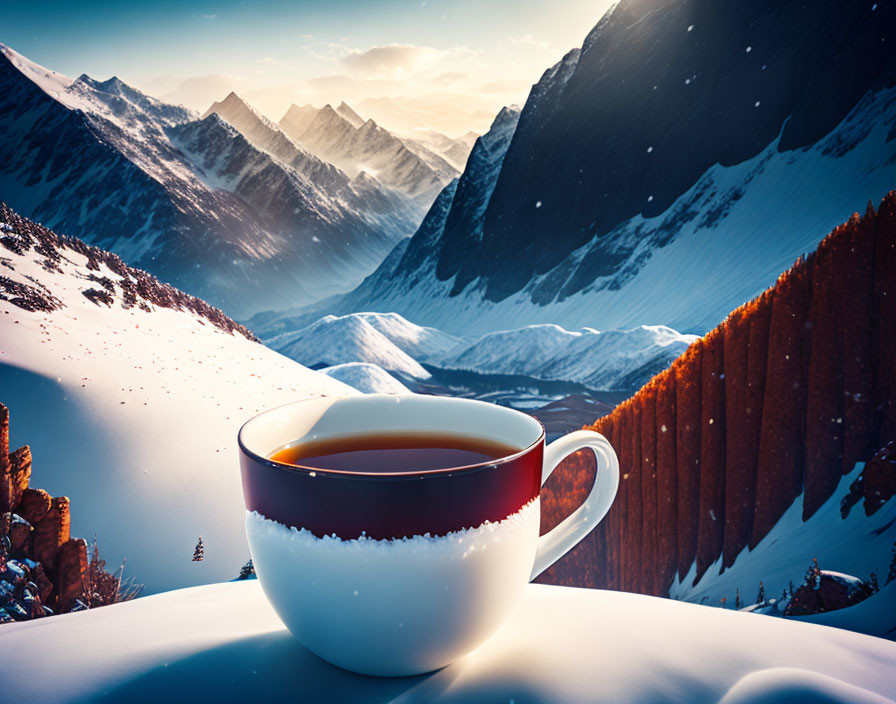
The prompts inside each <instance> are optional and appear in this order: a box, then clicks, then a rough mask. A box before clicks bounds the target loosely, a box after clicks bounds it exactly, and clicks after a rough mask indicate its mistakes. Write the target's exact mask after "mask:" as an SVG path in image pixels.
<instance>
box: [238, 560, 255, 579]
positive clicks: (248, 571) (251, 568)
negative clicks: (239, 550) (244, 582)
mask: <svg viewBox="0 0 896 704" xmlns="http://www.w3.org/2000/svg"><path fill="white" fill-rule="evenodd" d="M237 579H255V565H253V564H252V558H249V561H248V562H247V563H246V564H245V565H243V566H242V567H241V568H240V573H239V575H238V576H237Z"/></svg>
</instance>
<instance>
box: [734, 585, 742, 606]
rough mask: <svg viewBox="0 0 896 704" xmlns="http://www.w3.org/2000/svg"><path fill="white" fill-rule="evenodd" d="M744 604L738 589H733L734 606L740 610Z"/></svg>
mask: <svg viewBox="0 0 896 704" xmlns="http://www.w3.org/2000/svg"><path fill="white" fill-rule="evenodd" d="M743 606H744V604H743V602H742V601H741V600H740V589H735V590H734V608H735V609H737V610H738V611H740V610H741V609H742V608H743Z"/></svg>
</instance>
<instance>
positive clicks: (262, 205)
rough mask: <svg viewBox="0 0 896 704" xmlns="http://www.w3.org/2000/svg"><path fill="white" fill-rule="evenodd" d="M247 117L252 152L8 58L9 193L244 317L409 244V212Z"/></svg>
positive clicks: (222, 126)
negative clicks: (251, 124)
mask: <svg viewBox="0 0 896 704" xmlns="http://www.w3.org/2000/svg"><path fill="white" fill-rule="evenodd" d="M243 117H245V119H246V123H247V124H248V123H249V122H250V121H251V119H253V118H254V119H255V124H254V130H248V129H247V132H248V133H249V135H250V137H249V138H247V137H246V136H244V135H243V134H241V133H240V132H239V131H237V129H234V127H232V126H231V125H230V124H227V123H226V122H224V121H223V120H221V119H220V118H218V117H217V116H216V115H210V116H208V117H206V118H205V119H196V115H195V114H194V113H192V112H190V111H188V110H185V109H184V108H181V107H176V106H172V105H167V104H165V103H162V102H159V101H157V100H154V99H152V98H149V97H148V96H145V95H143V94H142V93H140V92H139V91H137V90H135V89H133V88H131V87H130V86H127V85H126V84H124V83H122V82H121V81H120V80H118V79H117V78H113V79H110V80H108V81H102V82H100V81H96V80H94V79H91V78H90V77H89V76H81V77H80V78H78V79H77V80H72V79H70V78H67V77H65V76H62V75H60V74H56V73H55V72H52V71H50V70H48V69H45V68H43V67H41V66H38V65H36V64H34V63H32V62H30V61H28V59H26V58H25V57H22V56H20V55H19V54H16V53H15V52H14V51H12V50H10V49H8V48H6V47H0V130H2V133H3V139H2V140H0V191H2V195H3V198H4V200H6V201H7V202H8V203H9V204H10V205H11V206H13V207H15V208H16V209H18V210H19V211H20V212H22V213H24V214H26V215H28V216H29V217H32V218H35V219H39V220H41V221H42V222H43V223H45V224H47V225H49V226H52V227H56V228H59V229H66V230H70V231H76V232H79V233H82V234H83V236H84V238H85V239H86V240H87V241H89V242H90V243H91V244H96V245H98V246H102V247H103V248H105V249H109V250H111V251H114V252H115V253H117V254H119V255H121V256H122V257H124V258H125V259H126V260H127V261H128V262H130V263H133V264H135V265H137V266H140V267H141V268H144V269H146V270H148V271H151V272H152V273H154V274H156V275H157V276H160V277H162V278H163V279H164V280H166V281H169V282H171V283H173V284H175V285H177V286H178V287H179V288H182V289H183V290H185V291H189V292H191V293H194V294H196V295H200V296H202V297H203V298H206V299H207V300H209V301H212V302H213V303H215V304H216V305H219V306H222V307H224V308H226V309H227V310H228V312H230V313H231V314H233V315H238V316H245V315H250V314H251V313H253V312H255V311H257V310H263V309H268V308H275V307H277V308H279V307H285V306H289V305H294V304H299V303H305V302H308V301H310V300H313V299H315V298H319V297H321V296H324V295H329V294H332V293H334V292H336V291H339V290H346V289H349V288H351V287H352V286H353V285H355V284H356V283H357V282H358V281H359V280H361V279H362V278H363V276H364V275H366V274H367V273H369V272H370V271H371V270H373V269H374V268H375V267H376V265H377V264H378V263H379V262H380V261H381V260H382V258H383V257H384V256H385V254H386V253H388V251H389V250H390V249H391V247H392V246H394V244H395V243H396V241H398V240H399V239H401V238H403V237H406V236H407V235H408V234H410V233H411V232H413V230H414V228H415V227H416V225H417V224H418V222H419V218H420V216H421V211H420V208H419V206H417V205H414V204H412V203H411V202H410V200H409V199H408V198H406V197H404V196H402V195H401V194H398V193H396V192H395V191H394V190H392V189H389V188H386V187H384V186H383V185H382V184H380V183H378V182H377V181H375V180H373V179H369V178H355V179H350V178H349V177H348V176H347V175H346V174H345V173H344V172H342V171H341V170H339V169H338V168H336V167H335V166H333V165H332V164H329V163H326V162H325V161H323V160H321V159H319V158H318V157H316V156H314V155H312V154H310V153H308V152H307V151H305V150H303V149H301V148H299V147H298V146H297V145H295V144H294V143H293V142H292V141H291V140H289V139H288V138H287V137H286V136H285V135H283V134H282V132H280V131H279V130H278V129H277V128H276V126H275V125H273V124H272V123H268V122H267V121H264V120H263V118H259V116H257V115H254V113H251V111H249V110H248V108H247V110H246V114H245V115H243ZM243 128H244V129H245V125H244V127H243ZM259 145H260V146H259Z"/></svg>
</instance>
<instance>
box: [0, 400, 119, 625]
mask: <svg viewBox="0 0 896 704" xmlns="http://www.w3.org/2000/svg"><path fill="white" fill-rule="evenodd" d="M30 479H31V450H30V449H29V448H28V446H27V445H26V446H24V447H21V448H19V449H18V450H16V451H15V452H13V453H11V454H10V453H9V412H8V410H7V408H6V406H4V405H3V404H0V502H2V504H0V508H2V509H3V510H2V511H0V578H2V579H5V580H6V582H7V583H8V584H10V585H11V589H5V590H2V592H0V623H5V622H9V621H12V620H22V619H27V618H37V617H40V616H44V615H47V614H48V613H53V612H66V611H71V610H72V609H74V608H87V606H88V605H89V604H90V601H89V600H88V599H87V595H86V594H85V589H86V587H87V585H88V584H89V583H90V582H91V578H93V579H96V578H97V577H105V578H107V580H112V581H113V582H114V584H112V585H111V588H110V590H108V591H112V592H114V591H116V590H117V589H118V586H119V582H118V580H117V578H116V577H115V576H114V575H109V574H107V573H105V572H102V567H103V565H104V564H105V563H102V564H98V565H94V564H92V563H91V562H90V561H89V560H88V557H87V543H86V542H85V541H84V540H82V539H74V540H73V539H72V538H71V535H70V525H71V516H70V506H69V500H68V498H66V497H65V496H57V497H51V496H50V495H49V494H48V493H47V492H46V491H43V490H42V489H32V488H29V486H28V483H29V481H30ZM100 572H102V574H100ZM129 594H131V595H132V594H133V591H132V592H129Z"/></svg>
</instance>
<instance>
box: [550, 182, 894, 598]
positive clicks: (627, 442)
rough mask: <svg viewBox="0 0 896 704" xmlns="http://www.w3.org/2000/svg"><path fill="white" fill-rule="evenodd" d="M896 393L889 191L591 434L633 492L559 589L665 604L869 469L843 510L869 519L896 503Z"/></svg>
mask: <svg viewBox="0 0 896 704" xmlns="http://www.w3.org/2000/svg"><path fill="white" fill-rule="evenodd" d="M894 384H896V192H891V193H890V194H889V195H888V196H887V197H886V198H884V200H883V202H882V203H881V205H880V208H879V210H878V211H877V212H875V211H874V210H873V208H872V207H871V204H869V206H868V210H867V212H866V213H865V215H864V216H863V217H859V216H858V215H854V216H853V217H852V218H850V219H849V221H848V222H846V223H844V224H843V225H841V226H839V227H838V228H836V229H835V230H834V231H833V232H831V233H830V234H829V235H828V236H827V237H826V238H825V239H824V240H823V241H822V242H821V244H820V245H819V247H818V249H817V250H816V251H815V252H814V253H812V254H810V255H809V256H807V257H805V258H803V259H800V260H799V261H797V262H796V264H794V266H793V267H792V268H791V269H789V270H788V271H786V272H785V273H784V274H782V275H781V276H780V278H779V279H778V281H777V283H776V284H775V285H774V286H772V287H771V288H769V289H768V290H766V291H765V292H763V293H762V294H761V295H760V296H758V297H757V298H755V299H753V300H752V301H750V302H748V303H746V304H744V305H743V306H741V307H740V308H738V309H737V310H735V311H733V312H732V313H731V314H730V315H729V316H728V317H727V319H726V320H725V321H723V322H722V323H721V324H720V325H719V326H718V327H716V328H715V329H713V330H711V331H710V332H709V333H708V334H707V335H705V336H704V337H702V338H700V339H699V340H697V341H696V342H695V343H693V344H692V345H691V346H690V347H689V348H688V349H687V351H686V352H685V353H684V354H683V355H682V356H681V357H679V358H678V359H676V360H675V362H674V363H673V364H672V366H671V367H670V368H669V369H668V370H666V371H664V372H662V373H661V374H658V375H657V376H655V377H654V378H653V379H652V380H651V381H650V382H649V383H648V384H647V385H645V386H644V387H643V388H642V389H641V390H640V391H639V392H638V393H637V394H635V396H633V397H632V398H631V399H629V400H628V401H626V402H624V403H623V404H621V405H620V406H618V407H617V408H616V409H615V410H614V411H613V413H611V414H610V415H608V416H606V417H604V418H601V419H599V420H598V421H597V422H595V423H594V424H593V425H592V426H591V427H592V428H594V429H595V430H597V431H599V432H601V433H603V434H604V435H605V436H606V437H607V438H608V439H609V440H610V442H611V443H612V444H613V446H614V448H615V449H616V452H617V454H618V456H619V461H620V467H621V471H622V480H621V484H620V489H619V494H618V496H617V498H616V502H615V504H614V506H613V508H612V509H611V511H610V513H609V515H608V516H607V518H606V519H605V520H604V521H603V523H601V524H600V526H598V528H597V529H596V530H595V531H594V532H593V533H592V534H591V535H590V536H589V537H588V539H587V540H586V541H585V542H584V543H583V544H582V545H580V546H579V547H578V548H577V549H576V550H575V551H573V553H571V555H570V556H569V557H568V558H567V559H566V560H565V561H564V562H561V563H560V564H559V565H558V566H557V567H555V568H554V570H553V572H551V573H549V574H548V575H547V578H548V580H553V581H559V582H562V583H575V584H583V583H585V584H589V585H591V586H596V587H604V588H611V589H622V590H626V591H635V592H644V593H648V594H665V593H666V592H667V590H668V588H669V586H670V584H671V583H672V581H673V579H675V577H676V575H678V578H679V579H684V578H685V575H687V574H688V572H689V571H690V569H691V567H692V565H693V564H694V563H695V562H696V579H699V578H700V577H701V576H702V575H703V574H704V573H705V572H706V570H707V568H708V567H709V566H710V565H712V564H713V563H715V562H716V561H717V560H718V559H719V558H720V557H721V562H722V567H723V568H725V567H728V566H730V565H731V564H732V563H733V562H734V560H735V558H736V557H737V556H738V554H739V553H741V551H742V550H743V549H744V548H751V549H752V548H754V547H755V546H756V545H757V544H758V543H759V541H761V540H762V539H763V538H764V537H765V536H766V535H767V534H768V533H769V532H770V531H771V530H772V528H773V527H774V526H775V524H776V522H777V521H778V520H779V519H780V518H781V516H782V515H783V514H784V512H785V511H786V510H787V509H788V508H789V507H790V506H791V504H792V503H793V502H794V501H795V500H796V499H797V498H798V497H799V496H800V495H801V494H802V499H803V503H802V519H803V521H806V520H808V519H809V518H810V517H811V516H812V515H813V514H814V513H815V512H816V511H817V510H818V509H819V507H820V506H821V505H822V504H823V503H825V501H827V500H828V499H829V498H830V497H831V496H832V495H833V493H834V491H835V489H836V487H837V485H838V483H839V482H840V480H841V478H842V476H843V475H844V474H847V473H849V472H851V471H852V470H853V468H854V467H855V466H856V463H860V462H864V463H867V464H866V466H865V470H863V473H862V475H861V476H860V477H859V479H858V480H857V482H856V483H855V484H854V485H853V487H852V490H851V492H850V495H849V497H850V498H844V508H843V512H844V515H845V514H846V513H847V512H848V511H849V509H850V507H851V506H852V505H854V504H855V503H857V502H858V501H860V500H864V502H865V511H866V514H869V515H870V514H871V513H873V512H874V511H875V510H877V508H879V507H880V505H881V504H882V503H884V502H886V501H887V500H888V499H889V498H890V496H892V494H893V493H894V491H896V465H894V463H893V462H892V446H890V448H889V449H887V448H886V446H887V444H888V443H889V442H890V441H892V440H894V439H896V401H894V395H893V391H894V388H893V387H894ZM878 450H880V452H878ZM558 471H560V470H558ZM593 471H594V470H593V465H592V464H591V463H589V458H587V457H584V456H578V457H574V458H571V459H570V460H569V461H568V462H567V464H566V466H565V468H564V469H563V470H562V472H561V475H560V476H559V477H558V478H557V480H556V482H555V484H554V486H553V487H549V488H548V490H547V491H546V492H545V495H546V496H545V498H546V500H545V512H546V514H547V515H546V516H545V522H546V525H547V526H550V525H553V524H554V523H556V522H557V521H558V520H559V519H560V518H561V517H562V516H563V515H565V514H566V513H568V512H569V511H570V510H571V508H572V507H574V506H575V505H577V504H578V503H580V501H581V498H582V496H583V495H584V494H585V492H586V490H587V487H588V486H590V481H591V476H593ZM847 504H848V505H847ZM856 547H857V549H858V548H859V547H860V546H856ZM811 557H812V556H811V555H807V559H810V558H811Z"/></svg>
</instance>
